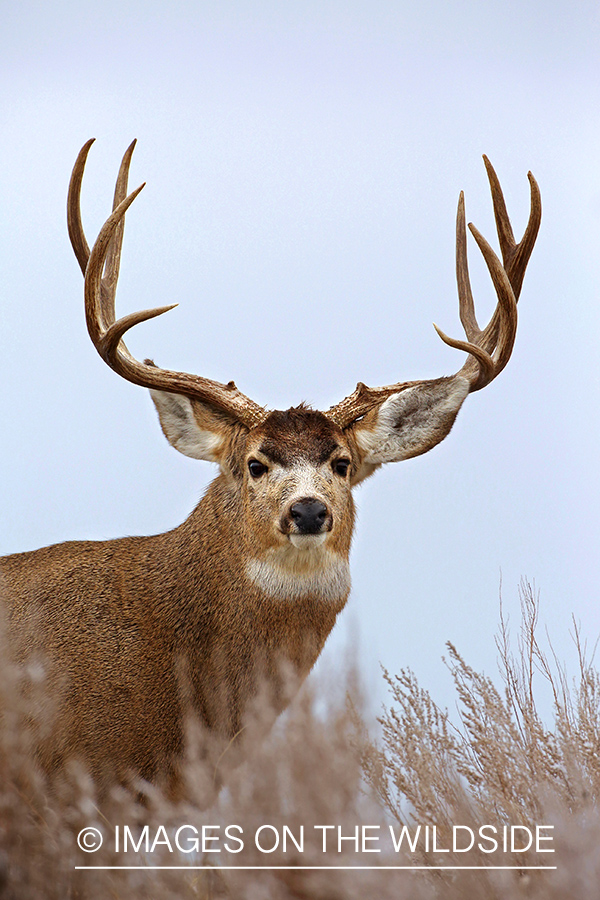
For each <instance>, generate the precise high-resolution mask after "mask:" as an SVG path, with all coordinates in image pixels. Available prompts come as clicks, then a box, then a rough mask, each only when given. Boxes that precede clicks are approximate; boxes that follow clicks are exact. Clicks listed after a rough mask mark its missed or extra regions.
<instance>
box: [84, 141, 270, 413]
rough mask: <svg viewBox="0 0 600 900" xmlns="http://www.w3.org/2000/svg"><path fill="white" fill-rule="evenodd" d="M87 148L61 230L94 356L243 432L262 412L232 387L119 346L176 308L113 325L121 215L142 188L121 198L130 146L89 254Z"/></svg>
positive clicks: (132, 316) (126, 318) (136, 381)
mask: <svg viewBox="0 0 600 900" xmlns="http://www.w3.org/2000/svg"><path fill="white" fill-rule="evenodd" d="M93 143H94V139H93V138H92V139H91V140H89V141H87V143H86V144H84V146H83V147H82V148H81V150H80V152H79V155H78V157H77V160H76V162H75V165H74V167H73V173H72V175H71V181H70V184H69V194H68V199H67V224H68V229H69V237H70V239H71V244H72V246H73V250H74V252H75V256H76V257H77V261H78V262H79V265H80V267H81V271H82V272H83V274H84V276H85V315H86V322H87V327H88V332H89V335H90V338H91V339H92V343H93V344H94V346H95V348H96V350H97V351H98V353H99V354H100V356H101V357H102V359H103V360H104V361H105V362H106V363H107V364H108V365H109V366H110V367H111V369H114V371H115V372H116V373H117V374H118V375H121V376H122V377H123V378H126V379H127V380H128V381H132V382H133V383H134V384H139V385H141V386H142V387H148V388H155V389H157V390H161V391H168V392H170V393H176V394H185V395H186V396H188V397H191V398H194V399H197V400H201V401H204V402H207V403H210V404H212V405H213V406H216V407H217V408H218V409H220V410H222V411H223V412H226V413H229V414H230V415H233V416H235V418H237V419H239V420H240V421H241V422H243V423H244V424H245V425H246V426H248V427H249V428H252V427H253V426H254V425H257V424H259V423H260V422H262V421H263V420H264V419H265V418H266V416H267V411H266V410H265V409H264V408H263V407H262V406H259V405H258V404H257V403H255V402H254V401H253V400H250V398H249V397H246V396H245V395H244V394H242V393H241V391H239V390H238V389H237V387H236V386H235V384H234V382H233V381H230V382H229V384H221V383H220V382H218V381H211V380H210V379H209V378H202V377H201V376H199V375H189V374H187V373H185V372H172V371H170V370H168V369H161V368H159V367H158V366H155V365H154V363H153V362H152V361H151V360H145V361H144V362H143V363H141V362H139V361H138V360H137V359H135V357H133V356H132V355H131V353H130V352H129V350H128V349H127V347H126V346H125V343H124V341H123V335H124V334H125V332H126V331H128V330H129V329H130V328H132V327H133V326H134V325H137V324H138V322H145V321H146V320H147V319H153V318H154V317H155V316H160V315H162V313H165V312H168V310H170V309H173V307H174V306H177V304H176V303H175V304H172V305H170V306H160V307H157V308H155V309H146V310H141V311H139V312H134V313H130V314H129V315H127V316H123V317H122V318H121V319H118V320H116V319H115V293H116V288H117V279H118V277H119V265H120V260H121V246H122V243H123V231H124V224H125V213H126V212H127V210H128V209H129V207H130V206H131V204H132V203H133V201H134V200H135V198H136V197H137V195H138V194H139V193H140V191H141V190H142V188H143V187H144V185H143V184H142V185H140V187H139V188H137V189H136V190H135V191H133V192H132V193H131V194H129V196H127V182H128V177H129V166H130V164H131V157H132V154H133V150H134V147H135V143H136V142H135V141H133V143H132V144H131V145H130V146H129V147H128V148H127V150H126V151H125V155H124V156H123V160H122V162H121V166H120V168H119V174H118V176H117V182H116V186H115V195H114V201H113V212H112V214H111V215H110V216H109V218H108V219H107V220H106V222H105V223H104V225H103V227H102V229H101V231H100V234H99V235H98V237H97V239H96V242H95V244H94V246H93V248H92V251H91V253H90V249H89V247H88V243H87V241H86V238H85V234H84V231H83V225H82V222H81V211H80V197H81V183H82V179H83V172H84V169H85V163H86V160H87V156H88V153H89V150H90V147H91V146H92V144H93Z"/></svg>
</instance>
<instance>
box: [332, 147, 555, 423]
mask: <svg viewBox="0 0 600 900" xmlns="http://www.w3.org/2000/svg"><path fill="white" fill-rule="evenodd" d="M483 160H484V163H485V167H486V170H487V174H488V178H489V182H490V188H491V191H492V202H493V205H494V215H495V218H496V228H497V230H498V238H499V241H500V250H501V252H502V260H503V262H502V263H501V262H500V260H499V259H498V257H497V256H496V254H495V253H494V251H493V250H492V248H491V247H490V245H489V244H488V242H487V241H486V240H485V238H484V237H483V236H482V235H481V234H480V233H479V231H478V230H477V229H476V228H475V226H474V225H469V229H470V231H471V234H472V235H473V237H474V238H475V241H476V242H477V245H478V246H479V249H480V250H481V252H482V254H483V258H484V259H485V262H486V264H487V267H488V270H489V273H490V275H491V278H492V281H493V284H494V288H495V290H496V295H497V297H498V305H497V306H496V309H495V310H494V314H493V315H492V318H491V319H490V321H489V322H488V324H487V325H486V327H485V328H484V329H483V330H481V329H480V328H479V325H478V324H477V319H476V317H475V307H474V304H473V294H472V291H471V283H470V279H469V269H468V264H467V233H466V226H465V202H464V195H463V194H462V192H461V194H460V197H459V201H458V212H457V216H456V279H457V284H458V296H459V309H460V319H461V322H462V325H463V328H464V329H465V334H466V336H467V340H466V341H459V340H455V339H454V338H449V337H448V336H447V335H446V334H444V332H443V331H441V330H440V329H439V328H438V327H437V325H436V326H434V327H435V329H436V331H437V333H438V334H439V336H440V337H441V338H442V340H443V341H444V342H445V343H446V344H449V345H450V346H451V347H455V348H456V349H458V350H464V351H465V352H466V353H468V354H469V357H468V359H467V360H466V362H465V364H464V365H463V367H462V368H461V369H460V370H459V371H458V372H457V373H456V375H455V376H453V377H455V378H456V377H459V376H462V377H464V378H466V379H467V380H468V382H469V392H472V391H479V390H481V388H483V387H485V386H486V385H488V384H489V383H490V382H491V381H493V379H494V378H495V377H496V376H497V375H499V374H500V372H501V371H502V369H503V368H504V367H505V365H506V364H507V362H508V360H509V359H510V355H511V353H512V349H513V345H514V342H515V336H516V332H517V300H518V299H519V294H520V293H521V286H522V284H523V277H524V275H525V269H526V268H527V263H528V262H529V257H530V256H531V252H532V250H533V245H534V244H535V240H536V237H537V233H538V230H539V227H540V222H541V218H542V201H541V197H540V190H539V188H538V185H537V182H536V180H535V178H534V177H533V175H532V174H531V172H529V173H528V176H527V177H528V178H529V184H530V191H531V210H530V214H529V221H528V223H527V228H526V229H525V233H524V235H523V238H522V239H521V241H520V242H519V243H518V244H517V243H516V241H515V238H514V235H513V230H512V227H511V224H510V220H509V218H508V213H507V212H506V204H505V202H504V196H503V194H502V188H501V187H500V182H499V181H498V177H497V175H496V173H495V171H494V169H493V167H492V164H491V163H490V161H489V159H488V158H487V157H486V156H484V157H483ZM421 383H422V382H419V381H409V382H398V383H397V384H390V385H386V386H385V387H375V388H370V387H367V385H366V384H363V383H362V382H359V383H358V384H357V386H356V389H355V390H354V391H353V393H352V394H350V395H349V396H348V397H346V398H345V399H344V400H341V401H340V402H339V403H337V404H336V405H335V406H332V407H331V409H328V410H327V412H326V415H327V416H328V417H329V418H330V419H333V421H334V422H336V423H337V424H338V425H339V426H340V427H341V428H345V427H347V426H348V425H350V424H351V423H352V422H354V421H356V420H357V419H360V418H361V417H362V416H365V415H366V414H367V413H368V412H369V411H370V410H371V409H373V407H375V406H376V405H378V404H380V403H382V402H383V401H384V400H385V399H386V398H387V397H390V396H391V395H392V394H395V393H398V392H400V391H403V390H405V389H406V388H409V387H412V386H413V385H417V384H421Z"/></svg>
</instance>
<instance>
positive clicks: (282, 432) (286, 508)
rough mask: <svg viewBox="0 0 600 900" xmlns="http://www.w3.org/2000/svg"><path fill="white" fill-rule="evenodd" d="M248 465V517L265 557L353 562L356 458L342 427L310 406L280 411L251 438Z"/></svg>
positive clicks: (251, 435)
mask: <svg viewBox="0 0 600 900" xmlns="http://www.w3.org/2000/svg"><path fill="white" fill-rule="evenodd" d="M244 462H245V465H244V482H245V484H244V497H245V509H246V516H247V521H248V523H249V524H250V526H251V531H252V533H253V534H255V535H257V536H260V538H259V539H258V538H257V544H256V546H257V549H258V546H259V541H260V551H259V552H261V553H265V552H268V551H274V550H281V551H283V554H282V555H284V556H289V557H290V558H291V557H293V556H294V555H297V556H298V557H299V559H301V558H302V557H303V556H307V559H308V557H316V556H317V555H318V554H317V551H319V550H320V549H323V550H324V551H327V552H333V553H338V554H341V555H342V556H344V557H346V558H347V556H348V551H349V549H350V540H351V537H352V527H353V524H354V505H353V502H352V494H351V476H352V472H353V469H354V467H355V465H356V460H355V459H354V454H353V449H352V447H351V444H350V443H349V442H348V441H347V439H346V436H345V435H344V432H343V431H342V430H341V428H339V427H338V426H337V425H335V424H334V423H333V422H331V421H330V420H329V419H327V418H326V416H324V415H323V413H320V412H316V411H314V410H310V409H304V408H302V407H300V408H298V409H290V410H287V411H286V412H279V411H276V412H272V413H270V415H269V416H268V417H267V419H266V420H265V422H264V423H263V424H262V425H261V426H259V427H258V428H255V429H253V430H252V431H251V432H250V434H249V436H248V439H247V442H246V450H245V459H244Z"/></svg>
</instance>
